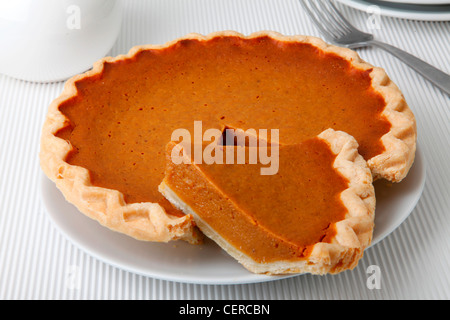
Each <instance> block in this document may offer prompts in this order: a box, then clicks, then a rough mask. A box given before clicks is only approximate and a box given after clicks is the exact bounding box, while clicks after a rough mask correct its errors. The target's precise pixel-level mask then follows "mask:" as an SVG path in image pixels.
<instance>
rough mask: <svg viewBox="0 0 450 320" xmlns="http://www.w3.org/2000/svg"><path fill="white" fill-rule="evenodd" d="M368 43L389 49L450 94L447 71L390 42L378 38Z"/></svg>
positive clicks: (449, 77)
mask: <svg viewBox="0 0 450 320" xmlns="http://www.w3.org/2000/svg"><path fill="white" fill-rule="evenodd" d="M368 44H369V45H373V46H375V47H378V48H381V49H384V50H386V51H388V52H389V53H391V54H392V55H394V56H396V57H397V58H399V59H400V60H402V61H403V62H405V63H406V64H407V65H409V66H410V67H411V68H413V69H414V70H416V71H417V72H418V73H420V74H421V75H422V76H424V77H425V78H426V79H428V80H429V81H431V82H432V83H433V84H434V85H436V86H437V87H439V88H440V89H441V90H442V91H444V92H445V93H446V94H448V95H450V76H449V75H448V74H446V73H445V72H442V71H441V70H439V69H437V68H435V67H433V66H432V65H430V64H428V63H426V62H425V61H423V60H421V59H419V58H417V57H415V56H413V55H412V54H409V53H407V52H405V51H403V50H401V49H399V48H396V47H394V46H391V45H390V44H387V43H384V42H380V41H376V40H372V41H370V42H368Z"/></svg>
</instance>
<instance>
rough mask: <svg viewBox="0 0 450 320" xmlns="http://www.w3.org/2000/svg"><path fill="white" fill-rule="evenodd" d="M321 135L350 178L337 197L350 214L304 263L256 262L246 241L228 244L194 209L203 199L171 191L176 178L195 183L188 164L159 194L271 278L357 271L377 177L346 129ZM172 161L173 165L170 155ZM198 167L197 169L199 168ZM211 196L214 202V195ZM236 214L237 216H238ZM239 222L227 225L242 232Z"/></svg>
mask: <svg viewBox="0 0 450 320" xmlns="http://www.w3.org/2000/svg"><path fill="white" fill-rule="evenodd" d="M318 137H319V138H320V139H321V140H323V141H325V142H326V143H327V144H328V145H329V147H330V149H331V152H332V153H333V154H334V155H336V158H335V160H334V162H333V168H334V169H335V170H336V171H337V172H339V173H340V174H341V175H342V176H343V177H345V178H346V179H347V180H348V188H347V189H344V190H343V191H341V193H340V194H338V195H337V196H338V197H339V198H340V199H341V201H342V203H343V205H344V207H345V209H346V211H347V213H346V214H345V218H344V219H343V220H340V221H338V222H336V223H333V222H331V221H328V222H327V223H329V224H330V227H331V228H333V227H334V228H335V230H336V231H335V232H336V233H335V235H334V236H333V237H332V238H331V239H328V240H327V241H326V242H325V241H321V242H318V243H316V244H314V245H313V246H312V248H311V247H309V248H308V250H310V254H309V255H308V256H306V257H305V258H303V259H301V260H294V261H288V260H286V259H279V261H270V262H266V259H265V258H263V261H264V262H260V261H256V260H255V259H252V257H250V256H249V255H247V254H246V253H245V252H243V250H242V245H241V244H240V242H239V243H238V244H236V245H232V244H231V243H230V242H229V241H227V240H226V239H225V238H224V237H223V236H222V235H221V234H220V233H218V232H217V230H215V228H214V227H212V226H211V225H209V224H208V223H207V222H206V221H205V220H204V219H203V218H202V217H201V215H200V214H199V213H198V212H196V210H195V209H193V208H192V205H194V206H197V205H198V204H199V203H201V200H200V199H198V198H195V200H192V203H193V204H191V205H190V204H189V203H186V202H185V201H184V200H182V199H181V197H180V195H178V194H177V193H176V191H174V190H175V189H174V188H172V187H171V186H172V183H173V182H174V179H186V180H188V181H193V178H192V176H191V175H188V176H187V177H186V178H184V177H183V174H182V173H178V171H179V170H180V169H181V170H184V166H186V164H185V165H183V164H182V165H180V166H177V165H175V166H174V165H170V166H168V169H167V173H166V178H165V179H164V180H163V182H162V183H161V185H160V186H159V190H160V192H161V193H162V194H163V195H164V196H165V197H166V198H167V199H168V200H169V201H170V202H171V203H172V204H173V205H175V206H176V207H177V208H179V209H180V210H182V211H183V212H184V213H186V214H189V215H193V216H194V219H195V221H196V223H197V225H198V226H199V228H200V230H201V231H202V232H203V233H204V234H205V235H206V236H208V237H209V238H211V239H212V240H214V241H215V242H216V243H217V244H218V245H219V246H220V247H222V248H223V249H224V250H225V251H226V252H228V253H229V254H230V255H231V256H232V257H234V258H235V259H236V260H238V261H239V262H240V263H241V264H242V265H243V266H244V267H245V268H247V269H248V270H250V271H251V272H254V273H265V274H286V273H305V272H309V273H313V274H325V273H338V272H341V271H344V270H347V269H352V268H354V267H355V266H356V265H357V263H358V261H359V259H360V258H361V257H362V256H363V251H364V249H365V248H366V247H367V246H368V245H369V244H370V242H371V239H372V233H373V227H374V212H375V192H374V187H373V185H372V174H371V172H370V169H369V168H368V166H367V163H366V161H365V160H364V158H363V157H362V156H361V155H359V153H358V143H357V142H356V140H355V139H354V138H353V137H352V136H350V135H348V134H347V133H344V132H342V131H335V130H333V129H328V130H326V131H324V132H322V133H321V134H320V135H319V136H318ZM168 160H169V161H170V152H169V156H168ZM188 166H192V164H188ZM193 166H196V165H195V164H193ZM193 172H197V175H198V177H200V178H199V180H200V181H201V182H200V181H198V182H197V181H196V182H195V184H196V185H199V187H200V188H201V189H202V190H203V189H205V187H204V186H203V184H209V185H211V186H212V187H213V188H215V182H214V180H213V181H209V178H207V177H206V176H204V174H202V173H200V171H198V170H193ZM174 173H175V174H174ZM194 174H195V173H194ZM169 177H170V178H169ZM301 178H303V177H300V179H301ZM244 180H245V178H244ZM175 184H176V181H175ZM244 189H245V188H244ZM217 192H218V193H222V192H223V190H221V189H220V188H219V189H218V191H217ZM272 192H273V193H280V192H283V191H281V190H273V191H272ZM256 196H257V195H256ZM207 197H208V199H209V197H210V196H209V194H208V195H207ZM224 197H225V198H226V199H229V195H227V194H224ZM213 199H215V198H213ZM213 201H216V200H213ZM328 201H331V199H328ZM232 202H233V201H232ZM202 206H203V205H199V207H200V208H201V207H202ZM217 206H220V208H221V210H226V209H225V208H228V206H227V204H223V203H220V204H217ZM230 207H232V208H233V209H231V210H233V211H241V210H242V209H241V208H240V203H234V202H233V204H230ZM221 212H223V211H221ZM271 212H272V211H271ZM236 214H237V213H236ZM236 214H235V213H232V215H233V216H235V215H236ZM273 214H274V215H280V216H284V215H285V213H283V212H273ZM226 216H227V215H225V214H222V213H221V214H220V219H222V217H226ZM233 220H234V219H233ZM237 221H240V220H237ZM233 223H235V222H232V221H229V220H227V221H226V225H227V226H228V228H231V229H234V228H236V227H234V224H233ZM236 223H240V222H236ZM260 225H261V223H260V222H259V221H258V220H256V222H254V227H252V228H261V227H260ZM330 227H329V228H330ZM239 237H240V238H245V240H243V241H244V243H248V242H249V241H254V240H251V237H249V236H248V235H245V236H244V235H242V232H240V233H239ZM255 245H256V244H255ZM244 246H245V245H244ZM276 248H277V249H273V250H275V251H277V250H278V249H279V248H278V246H277V247H276ZM299 250H300V249H299Z"/></svg>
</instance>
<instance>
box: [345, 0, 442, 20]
mask: <svg viewBox="0 0 450 320" xmlns="http://www.w3.org/2000/svg"><path fill="white" fill-rule="evenodd" d="M337 1H339V2H341V3H343V4H345V5H347V6H349V7H352V8H355V9H358V10H361V11H365V12H370V13H371V14H373V13H374V11H373V9H372V8H373V6H377V7H378V8H379V9H380V14H381V15H383V16H388V17H395V18H402V19H411V20H423V21H449V20H450V5H448V4H447V5H439V6H436V5H417V4H404V3H393V2H390V3H389V2H387V1H375V0H372V1H364V0H337ZM433 2H434V1H433ZM446 2H447V3H448V1H446Z"/></svg>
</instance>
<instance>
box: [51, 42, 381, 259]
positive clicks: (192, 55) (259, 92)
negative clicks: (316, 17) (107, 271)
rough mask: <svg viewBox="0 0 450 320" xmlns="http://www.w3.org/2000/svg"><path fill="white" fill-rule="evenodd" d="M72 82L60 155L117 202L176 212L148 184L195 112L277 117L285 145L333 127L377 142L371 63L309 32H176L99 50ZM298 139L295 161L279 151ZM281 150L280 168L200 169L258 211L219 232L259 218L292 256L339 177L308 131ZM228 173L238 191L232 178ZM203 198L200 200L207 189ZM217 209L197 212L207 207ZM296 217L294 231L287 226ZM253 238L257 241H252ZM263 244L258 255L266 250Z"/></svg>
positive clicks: (265, 120) (158, 176) (289, 152)
mask: <svg viewBox="0 0 450 320" xmlns="http://www.w3.org/2000/svg"><path fill="white" fill-rule="evenodd" d="M75 85H76V88H77V95H76V96H75V97H73V98H70V99H68V100H66V101H65V102H63V103H61V104H60V106H59V110H60V111H61V112H62V113H63V114H64V115H65V116H66V117H67V118H68V119H69V122H68V126H67V127H66V128H64V129H61V130H60V131H59V132H58V133H57V134H56V135H57V136H58V137H60V138H63V139H66V140H68V141H69V142H70V143H71V145H72V146H73V150H72V152H70V153H69V154H68V156H67V158H66V161H67V162H68V163H69V164H71V165H76V166H81V167H84V168H86V169H88V171H89V173H90V178H91V183H92V184H93V185H95V186H100V187H104V188H108V189H115V190H119V191H120V192H122V193H123V195H124V199H125V201H126V202H127V203H136V202H155V203H160V204H161V205H162V206H163V208H165V209H166V211H167V212H168V213H170V214H173V215H180V214H182V213H181V212H179V211H178V210H176V209H174V208H173V207H172V206H171V204H170V203H169V202H168V201H167V200H166V199H165V198H164V197H163V196H162V195H161V194H160V193H159V192H158V185H159V184H160V182H161V181H162V180H163V178H164V168H165V148H166V144H167V143H168V142H169V141H170V140H171V134H172V132H173V131H174V130H175V129H178V128H184V129H187V130H190V131H191V132H192V130H193V125H194V121H195V120H197V121H202V124H203V128H204V129H205V130H206V129H209V128H217V129H220V128H223V127H224V126H230V127H236V128H242V129H243V130H247V129H250V128H265V129H268V130H270V129H272V128H273V129H279V137H280V143H282V144H285V145H292V144H297V143H298V142H299V141H306V140H307V139H310V138H313V137H316V136H317V135H318V134H319V133H320V132H322V131H323V130H325V129H327V128H333V129H335V130H341V131H344V132H347V133H349V134H350V135H352V136H353V137H355V138H356V140H357V141H358V143H359V145H360V148H359V152H360V153H361V154H362V155H363V156H364V157H365V159H370V158H372V157H374V156H376V155H378V154H380V153H382V152H383V151H384V146H383V144H382V142H381V140H380V138H381V137H382V136H383V135H384V134H386V133H387V132H388V131H389V130H390V123H389V122H388V121H387V120H386V119H385V118H384V117H383V116H382V114H381V113H382V111H383V109H384V107H385V101H384V99H383V98H382V97H381V95H380V94H378V93H376V92H375V91H374V90H373V89H372V87H371V78H370V70H368V71H362V70H356V69H354V68H353V67H352V66H351V64H350V62H348V61H346V60H345V59H344V58H341V57H339V56H337V55H334V54H331V53H324V52H322V51H321V50H320V49H318V48H316V47H315V46H313V45H311V44H307V43H297V42H282V41H278V40H275V39H272V38H270V37H268V36H261V37H257V38H252V39H243V38H240V37H235V36H220V37H215V38H213V39H210V40H208V41H202V40H197V39H191V40H182V41H179V42H177V43H175V44H174V45H172V46H170V47H167V48H162V49H148V50H144V51H141V52H139V53H137V54H136V55H134V56H133V57H132V58H127V59H122V60H120V61H116V62H107V63H105V65H104V69H103V71H102V72H101V73H99V74H95V75H92V76H90V77H84V78H82V79H80V80H78V81H76V82H75ZM306 146H308V147H306ZM304 148H306V149H304ZM297 149H299V150H300V149H301V150H302V152H301V154H302V156H301V157H300V159H298V160H297V161H295V163H297V164H298V168H297V167H295V166H292V165H291V161H288V160H294V159H295V158H296V157H294V154H296V155H298V154H299V152H298V151H297ZM283 150H284V151H283V152H282V154H281V156H280V161H281V163H280V174H279V175H276V176H274V177H269V178H264V177H261V176H260V175H255V176H253V175H252V172H253V171H254V170H257V169H256V167H255V168H254V167H252V166H242V167H234V166H231V167H228V166H211V167H204V166H202V167H200V168H201V170H202V172H204V174H205V176H208V175H211V174H212V173H214V176H216V177H217V175H216V174H215V172H220V171H222V170H224V171H226V172H227V173H228V174H229V176H230V177H231V176H232V177H234V179H235V180H233V179H229V178H227V177H228V176H227V175H225V174H220V175H219V176H220V177H221V178H220V179H219V181H216V182H217V183H220V188H221V189H223V190H226V192H227V194H230V195H231V197H232V199H230V200H227V201H226V202H225V203H224V204H228V205H229V206H231V205H232V204H233V203H234V202H233V199H234V198H235V199H239V203H240V204H241V205H243V206H245V208H242V209H243V210H244V212H253V213H254V214H255V215H257V216H250V215H247V214H246V215H242V216H240V215H234V216H233V219H242V221H246V223H242V224H236V228H238V227H237V226H238V225H239V226H240V227H239V228H240V229H239V231H238V229H236V230H234V229H233V230H231V231H230V232H232V233H234V234H237V233H241V234H246V233H247V232H248V228H250V226H251V225H252V224H253V223H255V221H258V224H260V225H261V226H263V227H264V228H263V229H264V230H268V231H267V232H264V233H261V234H256V233H255V234H253V235H252V237H253V240H256V239H257V240H258V241H261V243H263V242H264V243H270V244H271V246H269V248H271V247H274V246H278V247H279V249H278V250H277V255H278V254H281V253H280V252H283V253H282V254H283V255H285V256H286V257H290V258H292V257H294V256H298V255H300V256H301V255H304V253H299V252H302V251H298V248H299V247H301V248H307V246H308V245H309V244H310V243H312V242H314V241H317V240H320V239H322V238H324V237H325V238H327V237H329V236H330V233H332V232H333V228H332V227H329V222H326V223H324V221H336V220H339V219H341V218H342V216H343V214H345V210H344V208H343V207H342V204H341V203H340V202H339V199H338V195H339V191H340V190H342V189H343V188H344V187H345V181H344V180H343V179H342V178H341V177H339V176H338V175H337V174H336V173H335V172H334V171H333V170H332V168H331V163H332V160H333V157H332V156H331V155H330V154H329V152H328V153H327V150H326V148H325V147H324V146H323V145H321V143H319V142H318V141H316V140H314V139H313V140H309V142H307V143H303V144H301V145H296V146H295V147H286V148H283ZM306 151H308V152H307V153H305V152H306ZM315 151H320V152H319V154H316V152H315ZM315 157H320V159H316V158H315ZM310 158H311V159H312V158H314V159H316V161H314V163H316V164H317V163H318V164H320V165H319V167H320V169H317V168H313V167H314V166H312V165H311V164H309V163H310V162H311V161H312V160H309V159H310ZM311 163H312V162H311ZM281 164H285V165H286V166H287V167H286V168H283V166H284V165H283V166H282V165H281ZM186 170H188V169H186ZM189 170H193V169H192V168H191V169H189ZM288 173H289V174H288ZM244 176H246V177H250V176H251V177H252V180H261V181H260V182H261V183H258V184H257V185H258V186H259V187H258V188H260V190H253V189H254V188H256V187H255V186H251V185H250V184H248V183H249V182H248V181H247V182H246V181H243V179H242V177H244ZM293 176H295V177H302V179H293V178H292V177H293ZM304 177H309V178H308V179H305V178H304ZM265 179H274V180H273V181H271V180H270V181H269V180H267V181H266V180H265ZM233 181H234V182H233ZM236 183H237V184H238V185H239V188H240V189H239V190H240V191H239V192H237V191H236V190H233V188H234V187H238V185H236ZM241 183H243V185H241ZM324 184H325V185H324ZM274 188H275V189H274ZM274 190H279V191H280V192H274ZM316 190H317V191H316ZM199 191H200V190H199ZM183 195H184V196H188V195H187V194H186V192H184V193H183ZM191 196H195V195H194V194H193V195H191ZM325 196H326V199H327V201H324V200H323V199H324V198H323V197H325ZM240 197H244V198H245V199H242V198H240ZM203 199H205V198H203ZM243 200H245V201H243ZM222 201H225V200H222ZM328 201H329V202H328ZM202 203H203V205H204V206H205V207H208V203H207V201H205V200H204V201H203V202H202ZM211 205H212V204H211ZM274 205H277V206H282V208H283V210H281V212H283V214H282V215H281V216H275V215H273V216H271V215H270V212H271V208H272V209H273V206H274ZM312 208H314V209H312ZM231 212H232V211H230V210H227V214H231ZM305 212H308V214H305ZM216 214H217V213H216V212H213V213H211V215H212V216H211V217H210V218H208V219H216V218H217V216H215V215H216ZM322 214H326V215H329V217H327V218H326V219H325V218H324V217H323V216H322ZM260 215H261V216H260ZM308 215H309V216H310V217H309V218H307V216H308ZM298 219H300V220H301V228H302V230H303V231H302V232H301V234H302V236H301V239H299V238H298V237H297V236H296V235H295V233H294V232H293V230H291V227H290V226H292V225H294V224H296V222H297V221H298ZM300 220H299V221H300ZM218 223H219V224H220V222H218ZM222 223H224V222H222ZM218 227H219V228H220V229H226V228H227V226H226V225H222V226H221V227H220V226H219V225H218ZM261 230H262V229H261ZM223 231H224V230H223ZM275 235H279V236H275ZM227 237H228V236H227ZM229 237H230V239H231V241H233V239H232V237H231V235H230V236H229ZM293 248H295V250H294V249H293ZM246 250H247V251H251V250H250V249H249V248H248V249H246ZM258 250H265V249H264V248H263V246H260V247H259V249H258ZM269 251H270V250H269ZM271 252H272V251H270V252H264V253H263V254H261V255H260V256H264V257H266V259H268V260H270V259H272V258H273V255H272V253H271ZM248 253H251V252H248Z"/></svg>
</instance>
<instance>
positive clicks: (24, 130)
mask: <svg viewBox="0 0 450 320" xmlns="http://www.w3.org/2000/svg"><path fill="white" fill-rule="evenodd" d="M340 7H341V8H342V9H343V13H344V14H345V15H346V16H347V17H348V18H349V20H350V21H352V22H353V23H354V24H356V25H357V26H359V27H361V28H363V29H365V30H367V24H366V21H367V18H368V15H367V14H366V13H364V12H360V11H356V10H354V9H350V8H345V7H342V6H340ZM123 19H124V20H123V25H122V30H121V33H120V36H119V39H118V40H117V43H116V44H115V46H114V48H113V49H112V51H111V52H110V55H112V56H115V55H118V54H122V53H126V52H128V50H129V49H130V48H131V47H132V46H134V45H137V44H146V43H152V44H159V43H164V42H166V41H169V40H172V39H175V38H177V37H180V36H183V35H185V34H187V33H189V32H198V33H202V34H207V33H210V32H213V31H219V30H236V31H239V32H242V33H244V34H249V33H251V32H254V31H260V30H275V31H278V32H281V33H284V34H289V35H291V34H306V35H315V36H320V34H319V33H318V31H317V29H316V28H315V27H314V26H313V25H312V24H311V22H310V20H309V18H308V17H307V16H306V15H305V13H304V11H303V10H302V8H301V6H300V4H299V3H298V1H296V0H283V1H274V0H227V1H223V0H148V1H141V0H130V1H125V2H124V17H123ZM379 26H380V28H379V29H376V30H371V31H372V32H373V33H374V34H375V36H376V37H377V38H378V39H379V40H382V41H385V42H388V43H391V44H393V45H395V46H398V47H400V48H403V49H405V50H407V51H409V52H410V53H412V54H414V55H417V56H418V57H421V58H422V59H424V60H426V61H428V62H429V63H431V64H433V65H434V66H436V67H438V68H440V69H441V70H444V71H445V72H447V73H448V72H450V23H449V22H421V21H410V20H400V19H395V18H387V17H381V20H380V25H379ZM0 41H1V39H0ZM359 53H360V55H361V56H362V58H363V59H365V60H366V61H368V62H370V63H372V64H374V65H376V66H381V67H384V68H385V69H386V71H387V73H388V74H389V76H390V77H391V78H392V79H393V80H394V82H396V83H397V84H398V86H399V87H400V89H401V90H402V91H403V93H404V95H405V97H406V100H407V102H408V103H409V105H410V107H411V109H412V110H413V112H414V113H415V115H416V117H417V122H418V133H419V136H418V137H419V138H418V139H419V143H420V145H421V148H422V151H423V152H424V155H425V160H426V163H427V182H426V185H425V190H424V193H423V195H422V198H421V200H420V202H419V203H418V205H417V207H416V208H415V210H414V211H413V212H412V214H411V215H410V216H409V218H408V219H407V220H406V221H405V222H404V223H403V224H402V225H401V226H400V227H399V228H398V229H397V230H396V231H394V232H393V233H392V234H391V235H389V236H388V237H387V238H386V239H384V240H383V241H382V242H381V243H379V244H377V245H376V246H374V247H372V248H370V249H369V250H367V252H366V254H365V256H364V258H363V259H362V260H361V261H360V263H359V265H358V267H357V268H356V269H355V270H353V271H351V272H344V273H342V274H339V275H335V276H312V275H301V276H297V277H293V278H288V279H283V280H277V281H271V282H264V283H258V284H242V285H194V284H185V283H176V282H171V281H164V280H158V279H153V278H150V277H145V276H140V275H136V274H133V273H130V272H127V271H123V270H120V269H118V268H116V267H113V266H110V265H108V264H106V263H103V262H101V261H99V260H97V259H96V258H94V257H91V256H90V255H88V254H87V253H85V252H83V251H82V250H81V249H79V248H78V247H76V246H75V245H74V244H72V243H71V242H70V240H68V239H67V238H66V237H65V236H64V235H63V234H62V233H60V231H58V229H56V228H55V226H54V225H53V224H52V222H51V221H50V220H49V217H48V215H47V213H46V211H45V207H44V206H43V205H42V203H41V195H40V190H39V186H40V175H41V170H40V167H39V162H38V151H39V138H40V131H41V126H42V123H43V120H44V118H45V115H46V111H47V107H48V105H49V104H50V102H51V101H52V100H53V99H54V98H56V97H57V96H58V95H59V94H60V92H61V91H62V88H63V83H62V82H58V83H47V84H39V83H31V82H25V81H20V80H16V79H12V78H10V77H7V76H4V75H0V299H203V300H206V299H449V298H450V273H449V272H448V271H449V267H450V138H449V137H450V100H449V97H448V96H446V95H444V94H443V93H442V92H441V91H439V90H438V89H436V88H435V87H433V86H432V85H431V84H430V83H429V82H427V81H426V80H424V79H423V78H422V77H421V76H420V75H418V74H416V73H415V72H414V71H413V70H411V69H410V68H408V67H407V66H406V65H404V64H403V63H401V62H400V61H399V60H397V59H396V58H394V57H392V56H391V55H389V54H388V53H385V52H383V51H380V50H378V49H362V50H359ZM370 265H378V266H380V268H381V269H382V270H383V272H382V278H381V288H380V289H370V288H369V287H368V286H367V285H366V281H367V278H368V273H366V271H367V270H366V269H367V267H368V266H370ZM73 266H75V267H78V268H79V269H80V270H81V272H80V276H81V282H80V283H81V285H80V286H78V287H76V288H72V287H70V286H68V285H67V276H68V274H70V268H71V267H73Z"/></svg>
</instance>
